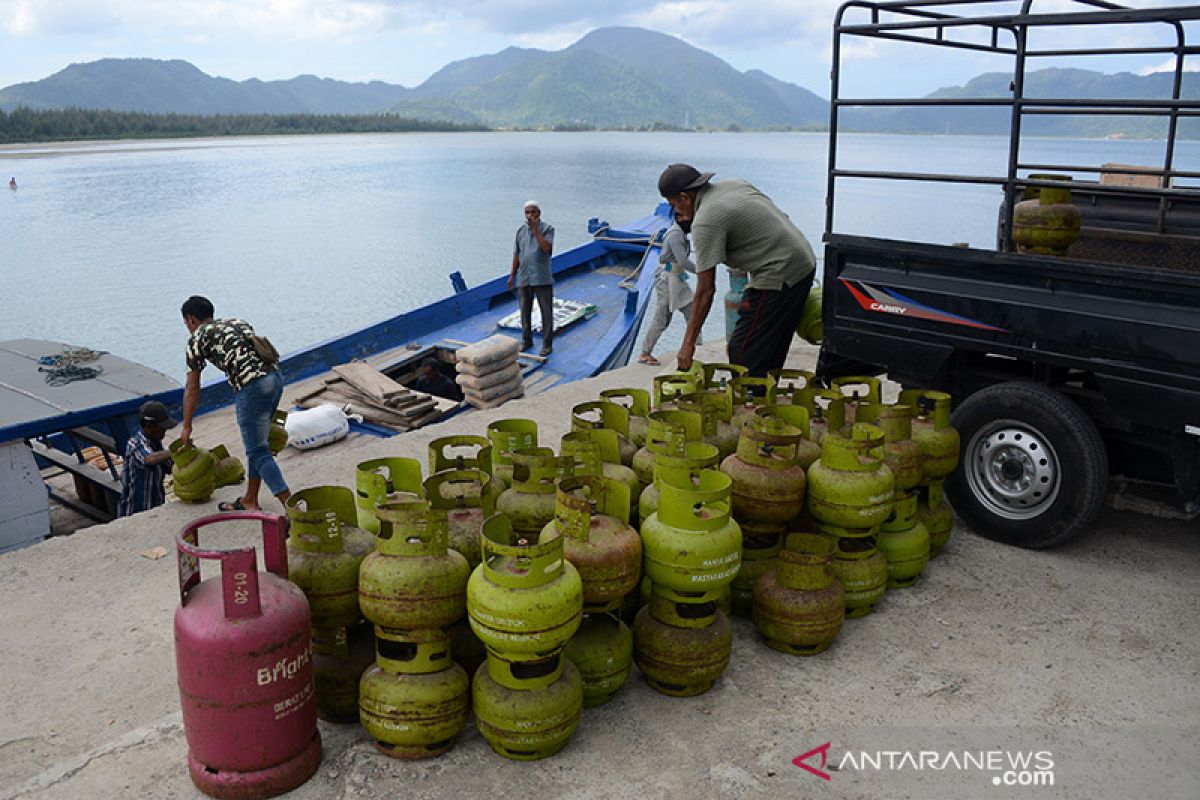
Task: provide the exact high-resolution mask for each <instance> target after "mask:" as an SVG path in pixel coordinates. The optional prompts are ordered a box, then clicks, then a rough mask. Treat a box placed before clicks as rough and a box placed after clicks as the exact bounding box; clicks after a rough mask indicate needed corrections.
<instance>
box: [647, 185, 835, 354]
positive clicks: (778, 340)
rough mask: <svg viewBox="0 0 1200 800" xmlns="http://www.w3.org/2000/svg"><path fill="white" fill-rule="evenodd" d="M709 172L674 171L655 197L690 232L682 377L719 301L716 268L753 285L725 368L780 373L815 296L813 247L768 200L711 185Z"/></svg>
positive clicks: (742, 188)
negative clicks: (691, 276) (691, 283)
mask: <svg viewBox="0 0 1200 800" xmlns="http://www.w3.org/2000/svg"><path fill="white" fill-rule="evenodd" d="M712 176H713V173H711V172H705V173H701V172H700V171H699V170H697V169H696V168H695V167H693V166H691V165H689V164H672V165H671V166H669V167H667V168H666V169H665V170H663V173H662V175H661V176H659V179H658V191H659V194H661V195H662V196H663V197H665V198H666V199H667V202H668V203H670V204H671V208H673V209H674V210H675V218H676V219H677V220H679V222H680V223H681V225H683V226H684V228H685V230H686V229H687V227H688V226H689V225H690V227H691V233H692V247H693V250H694V251H695V254H696V278H697V280H696V283H697V286H696V292H695V294H694V295H693V298H692V318H691V319H690V320H688V327H687V331H686V332H685V333H684V335H683V343H682V344H681V345H680V346H679V355H678V363H679V369H688V368H689V367H691V365H692V356H693V355H694V353H695V350H696V340H697V338H698V337H699V336H700V330H701V328H703V326H704V320H705V319H706V318H707V317H708V312H709V310H710V309H711V307H712V301H713V297H714V295H715V294H716V272H715V271H714V270H715V268H716V266H717V264H725V265H726V266H727V267H729V269H731V270H733V269H736V270H741V271H742V272H745V273H746V274H747V275H749V278H750V281H749V283H748V284H747V286H746V290H745V291H744V292H743V294H742V305H741V309H740V310H739V312H738V321H737V325H736V326H735V327H734V329H733V335H732V336H731V337H730V339H729V342H728V343H727V344H726V347H727V349H728V355H729V361H730V363H733V364H741V365H742V366H744V367H746V368H747V369H748V370H749V374H750V375H754V376H758V377H763V376H765V375H766V374H767V372H768V371H769V370H773V369H779V368H781V367H782V366H783V362H784V359H786V358H787V352H788V347H789V346H790V345H791V342H792V336H794V335H795V333H796V325H797V324H798V323H799V322H800V314H801V313H802V312H803V311H804V301H805V299H806V298H807V297H808V290H809V289H810V288H812V282H813V276H814V273H815V271H816V258H815V257H814V256H813V250H812V245H810V244H809V243H808V239H806V238H805V237H804V234H803V233H801V232H800V229H799V228H797V227H796V226H795V225H794V224H793V223H792V221H791V220H790V219H789V218H788V215H787V214H785V213H783V212H782V211H780V210H779V208H778V207H776V205H775V204H774V203H772V202H771V198H769V197H767V196H766V195H765V194H763V193H762V192H760V191H758V189H755V188H754V187H753V186H751V185H750V184H749V183H746V182H745V181H734V180H730V181H719V182H717V183H710V180H711V178H712Z"/></svg>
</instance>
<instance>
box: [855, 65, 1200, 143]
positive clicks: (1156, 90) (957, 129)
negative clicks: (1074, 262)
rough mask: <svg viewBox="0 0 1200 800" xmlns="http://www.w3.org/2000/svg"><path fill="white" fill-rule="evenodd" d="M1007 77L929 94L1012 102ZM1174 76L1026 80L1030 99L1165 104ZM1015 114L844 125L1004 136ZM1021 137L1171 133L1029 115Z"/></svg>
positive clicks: (970, 112) (858, 120) (1193, 94)
mask: <svg viewBox="0 0 1200 800" xmlns="http://www.w3.org/2000/svg"><path fill="white" fill-rule="evenodd" d="M1011 80H1012V77H1011V76H1010V75H1008V74H1007V73H985V74H983V75H979V76H977V77H975V78H972V79H971V80H970V81H968V82H967V83H966V84H964V85H962V86H949V87H944V88H941V89H938V90H937V91H935V92H932V93H930V95H929V97H934V98H1008V97H1011V93H1010V90H1009V83H1010V81H1011ZM1173 80H1174V76H1173V75H1171V74H1168V73H1154V74H1151V75H1134V74H1132V73H1129V72H1121V73H1117V74H1105V73H1102V72H1093V71H1091V70H1084V69H1060V68H1049V69H1042V70H1037V71H1034V72H1030V73H1029V74H1028V75H1026V78H1025V96H1026V97H1027V98H1042V99H1053V98H1081V99H1103V98H1120V99H1127V100H1167V99H1170V97H1171V87H1172V83H1173ZM1181 95H1182V97H1183V98H1185V99H1192V100H1196V99H1200V74H1197V73H1194V72H1189V73H1184V80H1183V87H1182V91H1181ZM1010 118H1011V112H1010V111H1009V109H1007V108H1001V107H981V106H966V107H958V108H951V107H946V106H942V107H919V108H906V109H870V110H860V109H852V110H849V111H848V112H847V113H846V115H845V116H844V117H843V123H842V124H843V125H845V126H846V127H847V128H850V129H858V130H869V131H880V132H883V131H888V132H897V133H951V134H1004V135H1006V134H1007V133H1008V128H1009V120H1010ZM1022 131H1023V132H1024V133H1025V134H1026V135H1030V136H1070V137H1104V136H1124V137H1130V138H1163V137H1164V136H1165V135H1166V132H1167V121H1166V119H1165V118H1164V117H1133V116H1126V115H1120V116H1118V115H1091V116H1078V115H1062V114H1053V115H1050V114H1040V115H1026V116H1025V117H1024V119H1023V121H1022ZM1180 132H1181V135H1183V136H1186V137H1188V138H1196V137H1197V136H1200V120H1196V119H1186V120H1183V121H1182V122H1181V127H1180Z"/></svg>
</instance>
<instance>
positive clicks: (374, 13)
mask: <svg viewBox="0 0 1200 800" xmlns="http://www.w3.org/2000/svg"><path fill="white" fill-rule="evenodd" d="M429 18H430V14H429V13H428V12H427V11H425V9H424V7H423V6H422V5H421V4H419V3H413V4H404V3H396V2H389V0H350V1H349V2H346V0H0V27H3V28H4V29H5V30H6V31H8V32H9V33H10V34H13V35H15V36H36V35H53V34H69V33H89V34H96V33H100V32H103V31H105V30H108V29H110V28H118V27H119V28H124V29H126V30H133V31H143V32H152V33H154V34H160V33H161V32H163V31H178V32H180V33H181V35H183V36H187V37H197V36H208V37H212V38H219V37H221V36H223V35H235V34H247V33H248V34H256V35H261V36H263V37H271V38H272V39H276V38H284V39H292V40H296V39H300V40H305V39H329V38H332V39H345V38H353V37H356V36H363V35H369V34H373V33H378V32H380V31H383V30H385V29H387V28H391V27H396V26H402V25H403V26H417V25H421V24H423V23H424V22H425V21H426V20H427V19H429Z"/></svg>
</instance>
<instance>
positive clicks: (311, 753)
mask: <svg viewBox="0 0 1200 800" xmlns="http://www.w3.org/2000/svg"><path fill="white" fill-rule="evenodd" d="M319 766H321V734H320V733H319V732H316V731H314V732H313V738H312V741H311V742H309V744H308V746H307V747H305V748H304V749H303V750H302V751H301V752H300V753H299V754H297V755H295V756H293V757H292V758H290V759H288V760H287V761H284V762H283V763H282V764H276V765H274V766H272V767H267V768H266V769H260V770H256V771H254V772H229V771H224V770H212V769H210V768H209V767H207V766H205V765H204V764H201V763H200V762H199V761H196V760H195V759H194V758H193V757H192V753H191V751H190V750H189V751H188V772H189V773H191V777H192V783H194V784H196V788H197V789H199V790H200V791H202V792H204V793H205V794H206V795H208V796H209V797H215V798H217V800H263V798H267V797H275V796H276V795H281V794H283V793H284V792H290V791H291V790H292V789H295V788H296V787H297V786H300V785H301V784H302V783H304V782H305V781H307V780H308V779H309V778H311V777H312V776H313V775H314V774H315V773H316V771H317V768H318V767H319Z"/></svg>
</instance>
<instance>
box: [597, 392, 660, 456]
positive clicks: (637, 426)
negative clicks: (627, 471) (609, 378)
mask: <svg viewBox="0 0 1200 800" xmlns="http://www.w3.org/2000/svg"><path fill="white" fill-rule="evenodd" d="M600 397H601V399H603V400H608V401H609V402H611V403H616V404H617V405H619V406H622V407H624V408H625V410H626V411H628V412H629V441H631V442H633V446H634V447H643V446H645V444H646V423H647V417H648V416H649V415H650V393H649V392H648V391H646V390H645V389H605V390H604V391H602V392H600Z"/></svg>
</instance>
